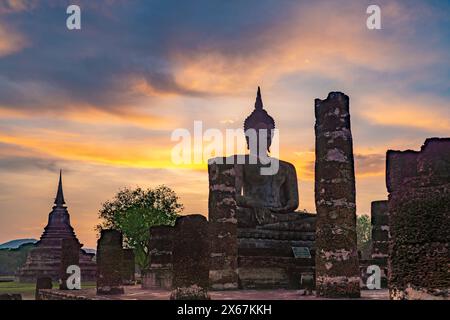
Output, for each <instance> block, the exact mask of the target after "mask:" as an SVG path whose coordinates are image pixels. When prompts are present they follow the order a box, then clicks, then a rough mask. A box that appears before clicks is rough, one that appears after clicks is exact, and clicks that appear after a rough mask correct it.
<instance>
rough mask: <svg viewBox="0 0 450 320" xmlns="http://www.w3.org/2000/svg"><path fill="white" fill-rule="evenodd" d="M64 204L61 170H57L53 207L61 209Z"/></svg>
mask: <svg viewBox="0 0 450 320" xmlns="http://www.w3.org/2000/svg"><path fill="white" fill-rule="evenodd" d="M65 203H66V202H65V201H64V193H63V187H62V170H59V183H58V192H57V193H56V198H55V205H56V206H57V207H62V206H64V204H65Z"/></svg>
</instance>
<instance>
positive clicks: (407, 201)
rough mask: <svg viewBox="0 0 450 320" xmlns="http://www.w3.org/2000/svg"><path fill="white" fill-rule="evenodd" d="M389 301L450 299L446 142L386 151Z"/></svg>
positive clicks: (449, 142)
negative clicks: (415, 148)
mask: <svg viewBox="0 0 450 320" xmlns="http://www.w3.org/2000/svg"><path fill="white" fill-rule="evenodd" d="M386 185H387V189H388V192H389V204H388V207H389V208H388V211H389V227H390V236H391V238H390V242H389V291H390V297H391V299H438V298H442V299H443V298H446V299H448V292H449V288H450V277H449V264H448V263H449V256H450V255H449V239H450V138H442V139H439V138H431V139H427V140H426V141H425V143H424V145H423V146H422V148H421V150H420V151H411V150H407V151H393V150H389V151H388V152H387V159H386Z"/></svg>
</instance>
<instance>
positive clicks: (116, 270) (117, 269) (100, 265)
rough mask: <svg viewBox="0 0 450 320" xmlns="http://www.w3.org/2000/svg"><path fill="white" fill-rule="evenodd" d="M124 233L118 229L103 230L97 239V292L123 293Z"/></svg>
mask: <svg viewBox="0 0 450 320" xmlns="http://www.w3.org/2000/svg"><path fill="white" fill-rule="evenodd" d="M122 243H123V239H122V234H121V233H120V232H119V231H117V230H102V232H101V235H100V239H99V240H98V241H97V294H123V292H124V290H123V287H122V268H123V249H122Z"/></svg>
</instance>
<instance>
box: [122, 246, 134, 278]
mask: <svg viewBox="0 0 450 320" xmlns="http://www.w3.org/2000/svg"><path fill="white" fill-rule="evenodd" d="M135 272H136V264H135V258H134V250H133V249H123V262H122V284H124V285H133V284H135V283H136V279H135Z"/></svg>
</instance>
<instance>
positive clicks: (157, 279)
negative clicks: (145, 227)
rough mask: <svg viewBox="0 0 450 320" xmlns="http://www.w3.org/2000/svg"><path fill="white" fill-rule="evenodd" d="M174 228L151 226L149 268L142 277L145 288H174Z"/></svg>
mask: <svg viewBox="0 0 450 320" xmlns="http://www.w3.org/2000/svg"><path fill="white" fill-rule="evenodd" d="M173 235H174V228H173V227H171V226H154V227H151V228H150V240H149V248H150V252H149V263H150V264H149V268H148V270H145V271H144V273H143V277H142V288H143V289H166V290H171V289H172V278H173V266H172V250H173Z"/></svg>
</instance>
